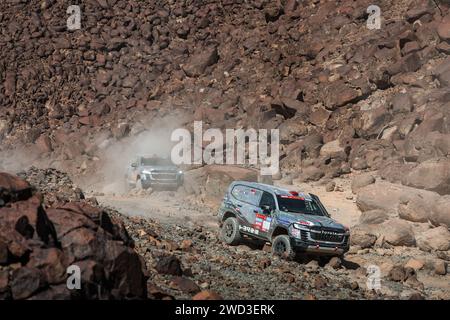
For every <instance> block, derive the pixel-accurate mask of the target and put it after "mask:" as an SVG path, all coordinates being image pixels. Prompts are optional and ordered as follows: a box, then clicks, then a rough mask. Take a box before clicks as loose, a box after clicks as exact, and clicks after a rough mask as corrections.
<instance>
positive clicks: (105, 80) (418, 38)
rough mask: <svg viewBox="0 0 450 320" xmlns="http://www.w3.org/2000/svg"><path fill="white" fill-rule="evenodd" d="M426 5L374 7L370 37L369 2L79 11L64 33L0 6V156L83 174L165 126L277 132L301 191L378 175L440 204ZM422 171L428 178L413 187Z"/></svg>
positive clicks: (91, 6) (437, 52)
mask: <svg viewBox="0 0 450 320" xmlns="http://www.w3.org/2000/svg"><path fill="white" fill-rule="evenodd" d="M436 3H437V2H434V1H429V0H401V1H388V0H385V1H380V3H379V5H380V7H381V9H382V18H383V22H382V28H381V29H380V30H369V29H368V28H366V19H367V16H368V14H367V13H366V9H367V7H368V6H369V4H370V1H353V0H347V1H317V0H310V1H294V0H286V1H267V0H255V1H240V0H227V1H219V2H218V1H183V2H181V1H120V0H101V1H100V0H89V1H82V2H81V1H80V7H81V11H82V14H83V19H82V28H81V29H80V30H77V31H74V32H68V31H67V30H66V27H65V23H66V19H67V14H66V9H67V8H66V3H65V2H62V1H54V0H45V1H37V0H33V1H16V0H8V1H3V2H2V3H1V4H0V6H1V10H0V11H1V15H0V26H1V33H2V34H1V37H0V43H1V46H2V51H1V53H0V77H1V79H2V81H1V82H0V84H1V87H0V103H1V104H2V110H4V111H3V112H2V113H1V115H0V138H1V139H2V140H1V141H2V143H1V148H2V149H6V148H9V147H18V145H20V144H22V143H25V144H28V145H29V146H30V147H31V148H32V149H34V151H35V153H34V154H37V155H43V156H46V155H47V156H48V153H51V156H52V158H53V159H55V158H58V159H61V160H64V161H65V162H64V163H65V164H67V167H69V169H72V167H74V166H75V164H78V169H79V167H80V165H79V163H82V162H83V161H86V165H85V167H88V168H89V167H91V166H94V165H95V163H92V161H91V160H92V159H93V158H95V157H97V156H99V154H100V155H101V152H100V151H99V150H98V149H99V147H101V146H102V143H101V142H104V141H105V140H111V141H114V140H116V139H120V138H122V137H124V136H127V135H129V134H131V135H133V134H136V133H138V132H140V131H142V130H145V128H146V127H148V126H149V125H150V123H151V122H152V119H155V118H158V117H159V118H163V117H164V116H166V115H168V114H172V115H173V114H178V115H180V117H181V118H184V120H185V122H186V123H190V122H191V121H192V120H193V118H194V119H197V120H200V119H201V120H203V121H204V122H205V123H206V124H207V125H210V126H213V127H218V128H235V127H241V126H244V127H254V128H261V127H268V128H279V129H280V130H281V140H282V156H281V157H282V166H283V168H284V169H285V170H286V171H291V172H293V173H294V174H296V175H300V176H301V179H303V180H317V179H320V178H322V177H335V176H338V175H340V174H345V173H348V172H350V171H351V170H365V169H369V170H376V169H380V168H385V169H386V168H388V164H390V166H389V167H391V166H392V165H395V166H396V169H395V172H397V173H399V174H398V176H394V175H393V174H390V177H389V178H390V179H398V180H402V182H403V183H404V184H407V185H411V186H413V187H421V188H425V189H429V190H432V191H437V192H438V193H440V194H444V193H447V192H448V190H449V189H448V188H449V185H448V178H449V177H448V175H449V173H448V172H449V170H448V158H447V156H448V152H449V146H448V141H449V136H448V134H449V128H448V112H449V110H450V109H449V107H448V84H449V83H448V76H449V74H450V71H449V65H450V60H449V59H447V54H448V53H449V52H450V49H449V48H450V45H449V43H448V41H449V38H450V35H449V33H448V29H449V28H448V26H449V22H448V21H449V19H450V18H449V17H448V16H447V13H448V7H447V5H446V4H445V3H442V2H439V4H440V7H437V6H436ZM99 137H100V141H99ZM103 145H104V144H103ZM437 160H439V161H440V164H439V165H438V169H437V170H438V171H439V172H440V174H439V175H437V176H439V179H440V181H438V182H434V183H431V184H430V182H427V181H424V182H419V181H416V179H414V175H417V174H419V172H420V173H422V174H425V173H430V171H434V168H435V164H434V163H435V161H437ZM422 163H424V164H422ZM419 164H421V166H419ZM84 169H86V168H84ZM402 170H404V171H405V172H407V173H411V175H412V176H413V177H408V176H407V175H405V174H401V172H402ZM398 177H400V178H401V179H399V178H398Z"/></svg>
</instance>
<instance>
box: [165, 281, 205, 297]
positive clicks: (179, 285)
mask: <svg viewBox="0 0 450 320" xmlns="http://www.w3.org/2000/svg"><path fill="white" fill-rule="evenodd" d="M170 286H171V287H172V288H173V289H176V290H181V291H183V292H184V293H191V294H193V293H197V292H199V291H200V287H199V286H198V285H197V284H196V283H195V282H194V281H192V280H190V279H188V278H184V277H173V278H172V280H171V281H170Z"/></svg>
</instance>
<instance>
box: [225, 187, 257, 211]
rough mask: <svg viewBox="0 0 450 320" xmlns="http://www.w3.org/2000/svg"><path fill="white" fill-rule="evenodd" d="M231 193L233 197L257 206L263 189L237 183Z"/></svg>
mask: <svg viewBox="0 0 450 320" xmlns="http://www.w3.org/2000/svg"><path fill="white" fill-rule="evenodd" d="M231 194H232V195H233V197H235V198H236V199H238V200H240V201H243V202H247V203H249V204H251V205H254V206H257V205H258V203H259V199H260V198H261V194H262V191H261V190H258V189H254V188H249V187H246V186H242V185H237V186H235V187H234V188H233V190H232V191H231Z"/></svg>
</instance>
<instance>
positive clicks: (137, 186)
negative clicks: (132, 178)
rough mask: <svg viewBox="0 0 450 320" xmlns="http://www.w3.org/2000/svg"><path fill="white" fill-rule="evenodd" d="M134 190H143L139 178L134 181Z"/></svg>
mask: <svg viewBox="0 0 450 320" xmlns="http://www.w3.org/2000/svg"><path fill="white" fill-rule="evenodd" d="M136 189H138V190H142V189H144V188H143V187H142V181H141V179H140V178H139V179H137V180H136Z"/></svg>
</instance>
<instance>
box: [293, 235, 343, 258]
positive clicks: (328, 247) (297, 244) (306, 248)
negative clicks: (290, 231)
mask: <svg viewBox="0 0 450 320" xmlns="http://www.w3.org/2000/svg"><path fill="white" fill-rule="evenodd" d="M291 242H292V246H293V247H294V250H295V251H297V252H303V253H314V254H323V255H342V254H344V253H346V252H347V251H348V250H349V246H348V245H344V246H343V245H340V244H336V243H334V244H333V243H319V242H316V243H310V242H305V241H302V240H300V239H296V238H291Z"/></svg>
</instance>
